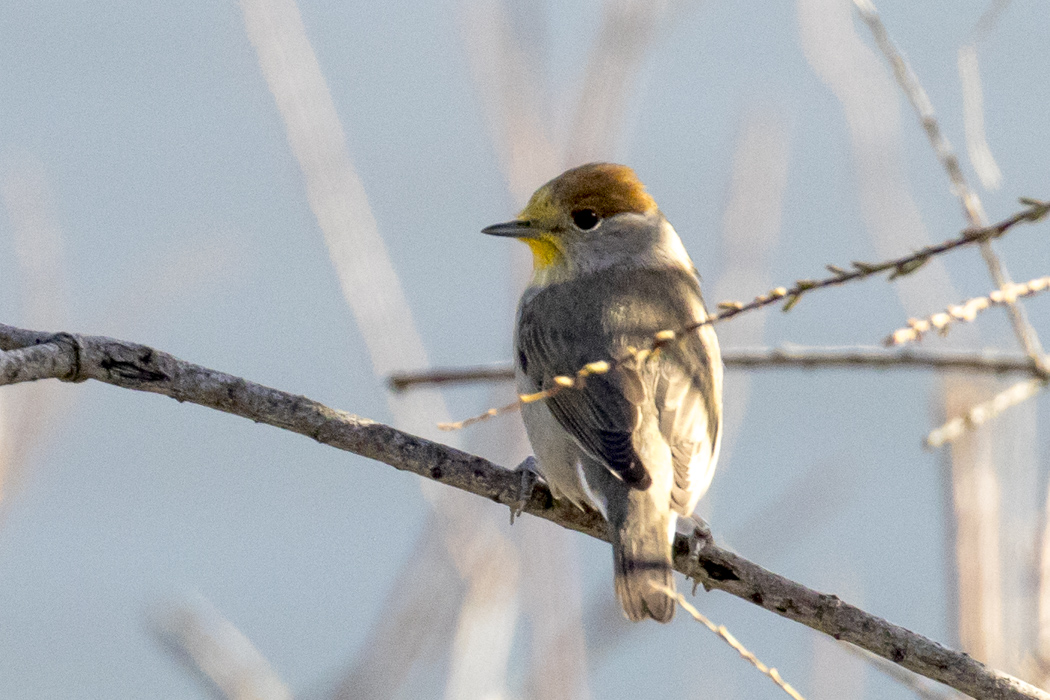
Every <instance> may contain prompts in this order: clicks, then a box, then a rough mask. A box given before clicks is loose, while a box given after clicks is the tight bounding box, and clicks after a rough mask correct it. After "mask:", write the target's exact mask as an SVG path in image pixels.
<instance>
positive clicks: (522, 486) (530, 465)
mask: <svg viewBox="0 0 1050 700" xmlns="http://www.w3.org/2000/svg"><path fill="white" fill-rule="evenodd" d="M514 471H516V472H518V473H519V474H520V476H521V481H520V482H519V484H518V497H517V499H515V501H514V503H513V504H511V507H510V524H511V525H513V524H514V519H515V518H517V517H518V516H519V515H521V513H522V511H524V510H525V506H526V504H528V502H529V499H530V498H532V489H533V488H534V487H535V486H536V482H538V481H539V479H540V473H539V471H537V469H536V458H535V457H532V456H531V455H530V456H529V457H526V458H525V459H524V460H523V461H522V463H521V464H519V465H518V466H517V467H515V468H514Z"/></svg>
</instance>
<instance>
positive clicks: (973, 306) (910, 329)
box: [885, 277, 1050, 377]
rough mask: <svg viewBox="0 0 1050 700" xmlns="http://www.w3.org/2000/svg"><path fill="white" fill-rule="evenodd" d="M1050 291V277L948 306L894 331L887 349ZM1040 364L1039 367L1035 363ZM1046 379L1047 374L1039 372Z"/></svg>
mask: <svg viewBox="0 0 1050 700" xmlns="http://www.w3.org/2000/svg"><path fill="white" fill-rule="evenodd" d="M1047 289H1050V277H1039V278H1038V279H1034V280H1029V281H1028V282H1024V283H1020V284H1010V285H1007V286H1006V287H1004V288H1002V289H996V290H995V291H993V292H991V293H989V294H988V296H983V297H974V298H973V299H968V300H966V301H964V302H963V303H962V304H958V305H955V306H949V307H948V308H947V309H946V310H944V311H941V312H939V313H936V314H933V315H932V316H929V317H928V318H923V319H918V318H911V319H908V325H907V327H906V328H899V329H897V330H895V331H894V332H893V333H892V334H891V335H890V336H889V337H888V338H886V341H885V343H886V345H903V344H904V343H910V342H913V341H919V340H922V336H923V335H924V334H926V333H927V332H928V331H930V330H936V331H938V332H940V333H941V335H944V334H946V333H947V332H948V328H949V327H950V326H951V324H952V323H954V322H955V321H973V320H974V319H975V318H977V314H978V313H980V312H981V311H984V310H985V309H987V308H990V307H992V306H1009V305H1010V304H1013V303H1014V302H1015V301H1016V300H1017V299H1019V298H1021V297H1027V296H1031V295H1033V294H1038V293H1039V292H1043V291H1046V290H1047ZM1036 364H1038V363H1036ZM1039 369H1040V371H1041V374H1042V375H1043V376H1044V377H1045V376H1046V374H1047V373H1046V372H1044V371H1042V368H1041V367H1040V368H1039Z"/></svg>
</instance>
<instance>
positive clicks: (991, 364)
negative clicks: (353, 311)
mask: <svg viewBox="0 0 1050 700" xmlns="http://www.w3.org/2000/svg"><path fill="white" fill-rule="evenodd" d="M722 361H723V362H724V363H725V366H726V367H727V368H728V369H730V370H733V369H752V370H761V369H773V370H783V369H806V370H816V369H850V368H856V369H878V370H896V369H911V370H915V369H927V370H951V371H965V372H974V373H987V374H1007V373H1017V372H1021V373H1027V374H1031V375H1033V376H1034V377H1039V376H1041V374H1040V371H1039V368H1038V367H1036V365H1035V363H1034V362H1032V359H1031V358H1030V357H1028V356H1026V355H1021V354H1018V353H1003V352H993V351H987V350H985V351H978V352H969V351H960V350H938V351H927V350H909V349H905V350H901V351H898V352H892V351H887V350H883V349H882V348H878V347H866V346H858V347H844V348H839V347H807V346H801V345H798V346H796V345H787V346H782V347H778V348H733V349H729V350H723V351H722ZM512 379H514V368H513V367H511V366H510V365H491V366H487V367H441V368H438V369H434V370H431V371H428V372H398V373H396V374H392V375H390V377H389V379H387V384H388V385H389V386H390V388H391V389H393V390H394V391H408V390H410V389H414V388H415V387H418V386H427V385H434V384H436V385H440V386H450V385H455V384H473V383H491V382H506V381H511V380H512Z"/></svg>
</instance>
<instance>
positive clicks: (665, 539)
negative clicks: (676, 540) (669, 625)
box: [609, 488, 675, 622]
mask: <svg viewBox="0 0 1050 700" xmlns="http://www.w3.org/2000/svg"><path fill="white" fill-rule="evenodd" d="M618 495H619V496H620V497H619V498H610V499H609V535H610V539H611V540H612V546H613V569H614V573H615V576H616V597H617V598H619V599H620V604H621V605H623V610H624V613H625V614H626V615H627V617H628V618H629V619H630V620H632V621H635V622H637V621H638V620H643V619H645V618H646V617H651V618H652V619H654V620H656V621H657V622H670V621H671V618H672V617H674V608H675V599H674V598H673V597H672V596H671V595H670V594H669V593H668V589H669V590H670V591H672V592H673V591H674V578H673V571H672V569H671V540H670V536H669V534H668V532H669V530H670V526H671V518H672V517H673V515H672V514H671V511H670V504H667V505H664V507H662V508H661V507H659V506H658V505H657V504H656V503H655V502H654V500H653V494H652V493H651V489H650V490H647V491H641V490H638V489H632V488H625V489H624V492H623V493H622V494H618Z"/></svg>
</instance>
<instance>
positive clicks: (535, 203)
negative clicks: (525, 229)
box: [518, 184, 564, 270]
mask: <svg viewBox="0 0 1050 700" xmlns="http://www.w3.org/2000/svg"><path fill="white" fill-rule="evenodd" d="M561 217H562V212H561V211H560V210H559V209H558V207H557V206H556V205H555V204H554V202H552V201H551V188H550V184H547V185H544V186H543V187H541V188H539V189H538V190H536V192H535V194H533V195H532V198H531V199H529V203H528V204H527V205H525V208H524V209H522V210H521V213H520V214H518V221H528V222H529V223H530V224H531V225H532V227H533V228H535V229H536V230H537V232H538V233H537V236H536V237H535V238H523V239H522V240H523V241H524V242H525V243H526V244H527V245H528V246H529V249H530V250H532V265H533V268H535V269H536V270H543V269H545V268H548V267H550V266H551V265H555V264H557V263H559V262H561V260H562V259H563V257H564V255H563V254H562V252H561V249H560V248H559V247H558V245H557V243H556V240H557V238H556V235H555V232H556V231H557V229H558V226H559V222H560V221H561Z"/></svg>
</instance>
